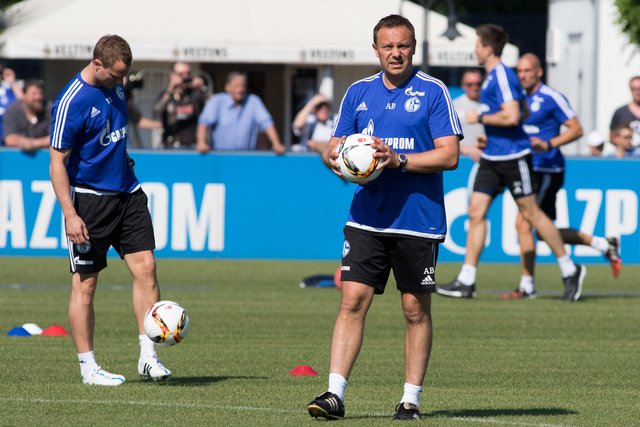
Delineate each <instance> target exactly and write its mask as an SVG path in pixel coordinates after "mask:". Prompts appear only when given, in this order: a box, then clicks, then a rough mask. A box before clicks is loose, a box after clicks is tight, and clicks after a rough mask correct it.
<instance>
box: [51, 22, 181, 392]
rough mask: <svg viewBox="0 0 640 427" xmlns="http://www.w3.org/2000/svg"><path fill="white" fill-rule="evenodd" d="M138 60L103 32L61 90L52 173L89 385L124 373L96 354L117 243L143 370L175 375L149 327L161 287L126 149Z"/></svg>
mask: <svg viewBox="0 0 640 427" xmlns="http://www.w3.org/2000/svg"><path fill="white" fill-rule="evenodd" d="M131 61H132V55H131V49H130V48H129V44H128V43H127V42H126V41H125V40H124V39H122V38H121V37H119V36H116V35H107V36H104V37H102V38H101V39H100V40H99V41H98V42H97V44H96V46H95V48H94V51H93V60H92V61H91V62H90V63H89V65H87V66H86V67H85V68H83V69H82V71H80V72H79V73H78V74H76V76H75V77H74V78H73V79H71V81H70V82H69V83H68V84H67V86H66V87H65V88H64V89H63V90H62V91H61V92H60V94H59V95H58V98H57V99H56V102H55V103H54V106H53V111H52V118H53V120H52V124H51V141H50V146H51V148H50V175H51V183H52V185H53V189H54V191H55V193H56V196H57V198H58V202H59V203H60V207H61V208H62V213H63V215H64V220H65V231H66V234H67V244H68V247H69V261H70V265H71V272H72V280H71V296H70V301H69V324H70V325H71V333H72V335H73V341H74V343H75V346H76V350H77V352H78V359H79V362H80V373H81V374H82V379H83V382H84V383H85V384H94V385H105V386H117V385H120V384H122V383H123V382H124V380H125V379H124V377H123V376H122V375H116V374H112V373H109V372H107V371H105V370H103V369H102V368H101V367H100V366H99V365H98V364H97V362H96V360H95V357H94V354H93V333H94V323H95V315H94V310H93V296H94V293H95V290H96V286H97V283H98V274H99V272H100V270H102V269H103V268H105V267H106V266H107V251H108V249H109V247H110V246H113V247H114V248H115V249H116V251H117V252H118V253H119V254H120V256H121V257H122V258H123V259H124V261H125V263H126V264H127V267H128V269H129V271H130V272H131V275H132V276H133V309H134V313H135V317H136V320H137V323H138V331H139V343H140V358H139V360H138V372H139V373H140V375H142V376H144V377H150V378H153V379H166V378H168V377H169V376H170V375H171V372H170V371H169V370H168V369H166V368H165V367H164V366H163V365H162V363H161V362H160V361H159V360H158V358H157V356H156V352H155V349H154V343H153V342H152V341H151V340H150V339H149V338H148V337H147V335H146V334H145V333H144V327H143V319H144V315H145V313H146V311H147V309H148V308H149V307H151V306H152V305H153V304H154V303H155V302H157V301H158V300H159V298H160V290H159V287H158V282H157V278H156V267H155V258H154V255H153V250H154V249H155V240H154V236H153V226H152V223H151V216H150V214H149V210H148V208H147V196H146V195H145V194H144V192H143V191H142V189H141V188H140V183H139V182H138V180H137V178H136V176H135V174H134V173H133V166H132V164H131V162H130V159H129V157H128V156H127V151H126V141H127V118H128V116H127V103H126V100H125V96H124V89H123V86H122V83H123V78H124V77H125V76H126V75H127V73H128V72H129V68H130V67H131Z"/></svg>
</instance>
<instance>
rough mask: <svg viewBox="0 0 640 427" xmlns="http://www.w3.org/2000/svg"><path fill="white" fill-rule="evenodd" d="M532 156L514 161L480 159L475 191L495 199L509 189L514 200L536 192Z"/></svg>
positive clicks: (474, 186) (528, 155)
mask: <svg viewBox="0 0 640 427" xmlns="http://www.w3.org/2000/svg"><path fill="white" fill-rule="evenodd" d="M532 171H533V168H532V166H531V155H530V154H527V155H526V156H524V157H520V158H518V159H513V160H487V159H485V158H481V159H480V167H479V169H478V174H477V175H476V182H475V184H474V185H473V191H478V192H480V193H485V194H488V195H490V196H491V197H495V196H497V195H498V194H500V193H502V190H503V189H504V187H508V188H509V191H510V192H511V195H512V196H513V198H514V199H517V198H520V197H525V196H530V195H531V194H534V193H535V192H536V188H535V181H534V180H533V173H532Z"/></svg>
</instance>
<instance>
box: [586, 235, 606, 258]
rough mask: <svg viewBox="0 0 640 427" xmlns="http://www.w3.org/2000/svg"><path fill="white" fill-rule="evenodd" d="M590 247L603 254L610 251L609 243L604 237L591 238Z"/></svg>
mask: <svg viewBox="0 0 640 427" xmlns="http://www.w3.org/2000/svg"><path fill="white" fill-rule="evenodd" d="M590 246H591V247H592V248H594V249H596V250H598V251H600V252H602V253H603V254H606V253H607V251H608V250H609V242H607V239H605V238H604V237H598V236H593V237H592V238H591V245H590Z"/></svg>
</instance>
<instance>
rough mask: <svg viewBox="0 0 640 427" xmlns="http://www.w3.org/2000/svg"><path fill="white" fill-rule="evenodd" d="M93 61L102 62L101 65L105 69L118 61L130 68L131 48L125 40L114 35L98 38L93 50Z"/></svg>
mask: <svg viewBox="0 0 640 427" xmlns="http://www.w3.org/2000/svg"><path fill="white" fill-rule="evenodd" d="M93 59H99V60H100V61H102V65H103V66H104V67H107V68H108V67H111V66H112V65H113V64H115V63H116V62H118V61H122V62H124V64H125V65H126V66H127V67H130V66H131V62H132V60H133V55H132V54H131V47H129V43H127V41H126V40H125V39H123V38H122V37H120V36H117V35H115V34H107V35H106V36H102V37H100V40H98V43H96V46H95V47H94V48H93Z"/></svg>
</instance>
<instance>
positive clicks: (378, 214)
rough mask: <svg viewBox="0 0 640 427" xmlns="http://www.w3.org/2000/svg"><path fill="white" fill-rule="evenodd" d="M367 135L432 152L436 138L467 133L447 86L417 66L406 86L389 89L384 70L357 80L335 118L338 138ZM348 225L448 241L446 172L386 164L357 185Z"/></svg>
mask: <svg viewBox="0 0 640 427" xmlns="http://www.w3.org/2000/svg"><path fill="white" fill-rule="evenodd" d="M354 133H364V134H368V135H372V136H377V137H378V138H380V139H382V140H384V141H385V142H386V143H387V144H389V145H390V146H391V147H392V148H393V149H394V150H395V151H397V152H399V153H420V152H424V151H429V150H433V149H434V148H435V147H434V144H433V140H434V139H435V138H440V137H443V136H449V135H458V136H459V137H462V127H461V126H460V121H459V120H458V116H457V114H456V113H455V110H454V107H453V103H452V101H451V98H450V97H449V92H448V91H447V88H446V86H445V85H444V83H442V82H441V81H440V80H437V79H435V78H433V77H431V76H429V75H428V74H425V73H423V72H421V71H418V70H417V69H416V70H415V71H414V72H413V74H412V76H411V77H410V78H409V79H408V80H407V81H406V82H405V83H404V85H403V86H402V87H398V88H395V89H387V88H386V87H385V86H384V83H383V77H382V72H380V73H378V74H376V75H374V76H371V77H369V78H366V79H363V80H360V81H357V82H355V83H354V84H352V85H351V86H350V87H349V89H348V90H347V92H346V94H345V96H344V98H343V100H342V103H341V105H340V111H339V112H338V117H337V119H336V126H335V129H334V132H333V135H334V136H337V137H342V136H344V135H351V134H354ZM347 225H349V226H352V227H356V228H360V229H363V230H368V231H372V232H377V233H388V234H401V235H408V236H416V237H421V238H428V239H434V240H438V241H442V240H444V238H445V236H446V232H447V221H446V218H445V209H444V195H443V187H442V172H438V173H411V172H402V171H399V170H397V169H389V168H385V169H384V170H383V171H382V173H381V174H380V176H379V177H378V178H377V179H375V180H373V181H371V182H369V183H367V184H364V185H361V186H358V188H357V189H356V192H355V195H354V197H353V201H352V203H351V210H350V213H349V219H348V221H347Z"/></svg>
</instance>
